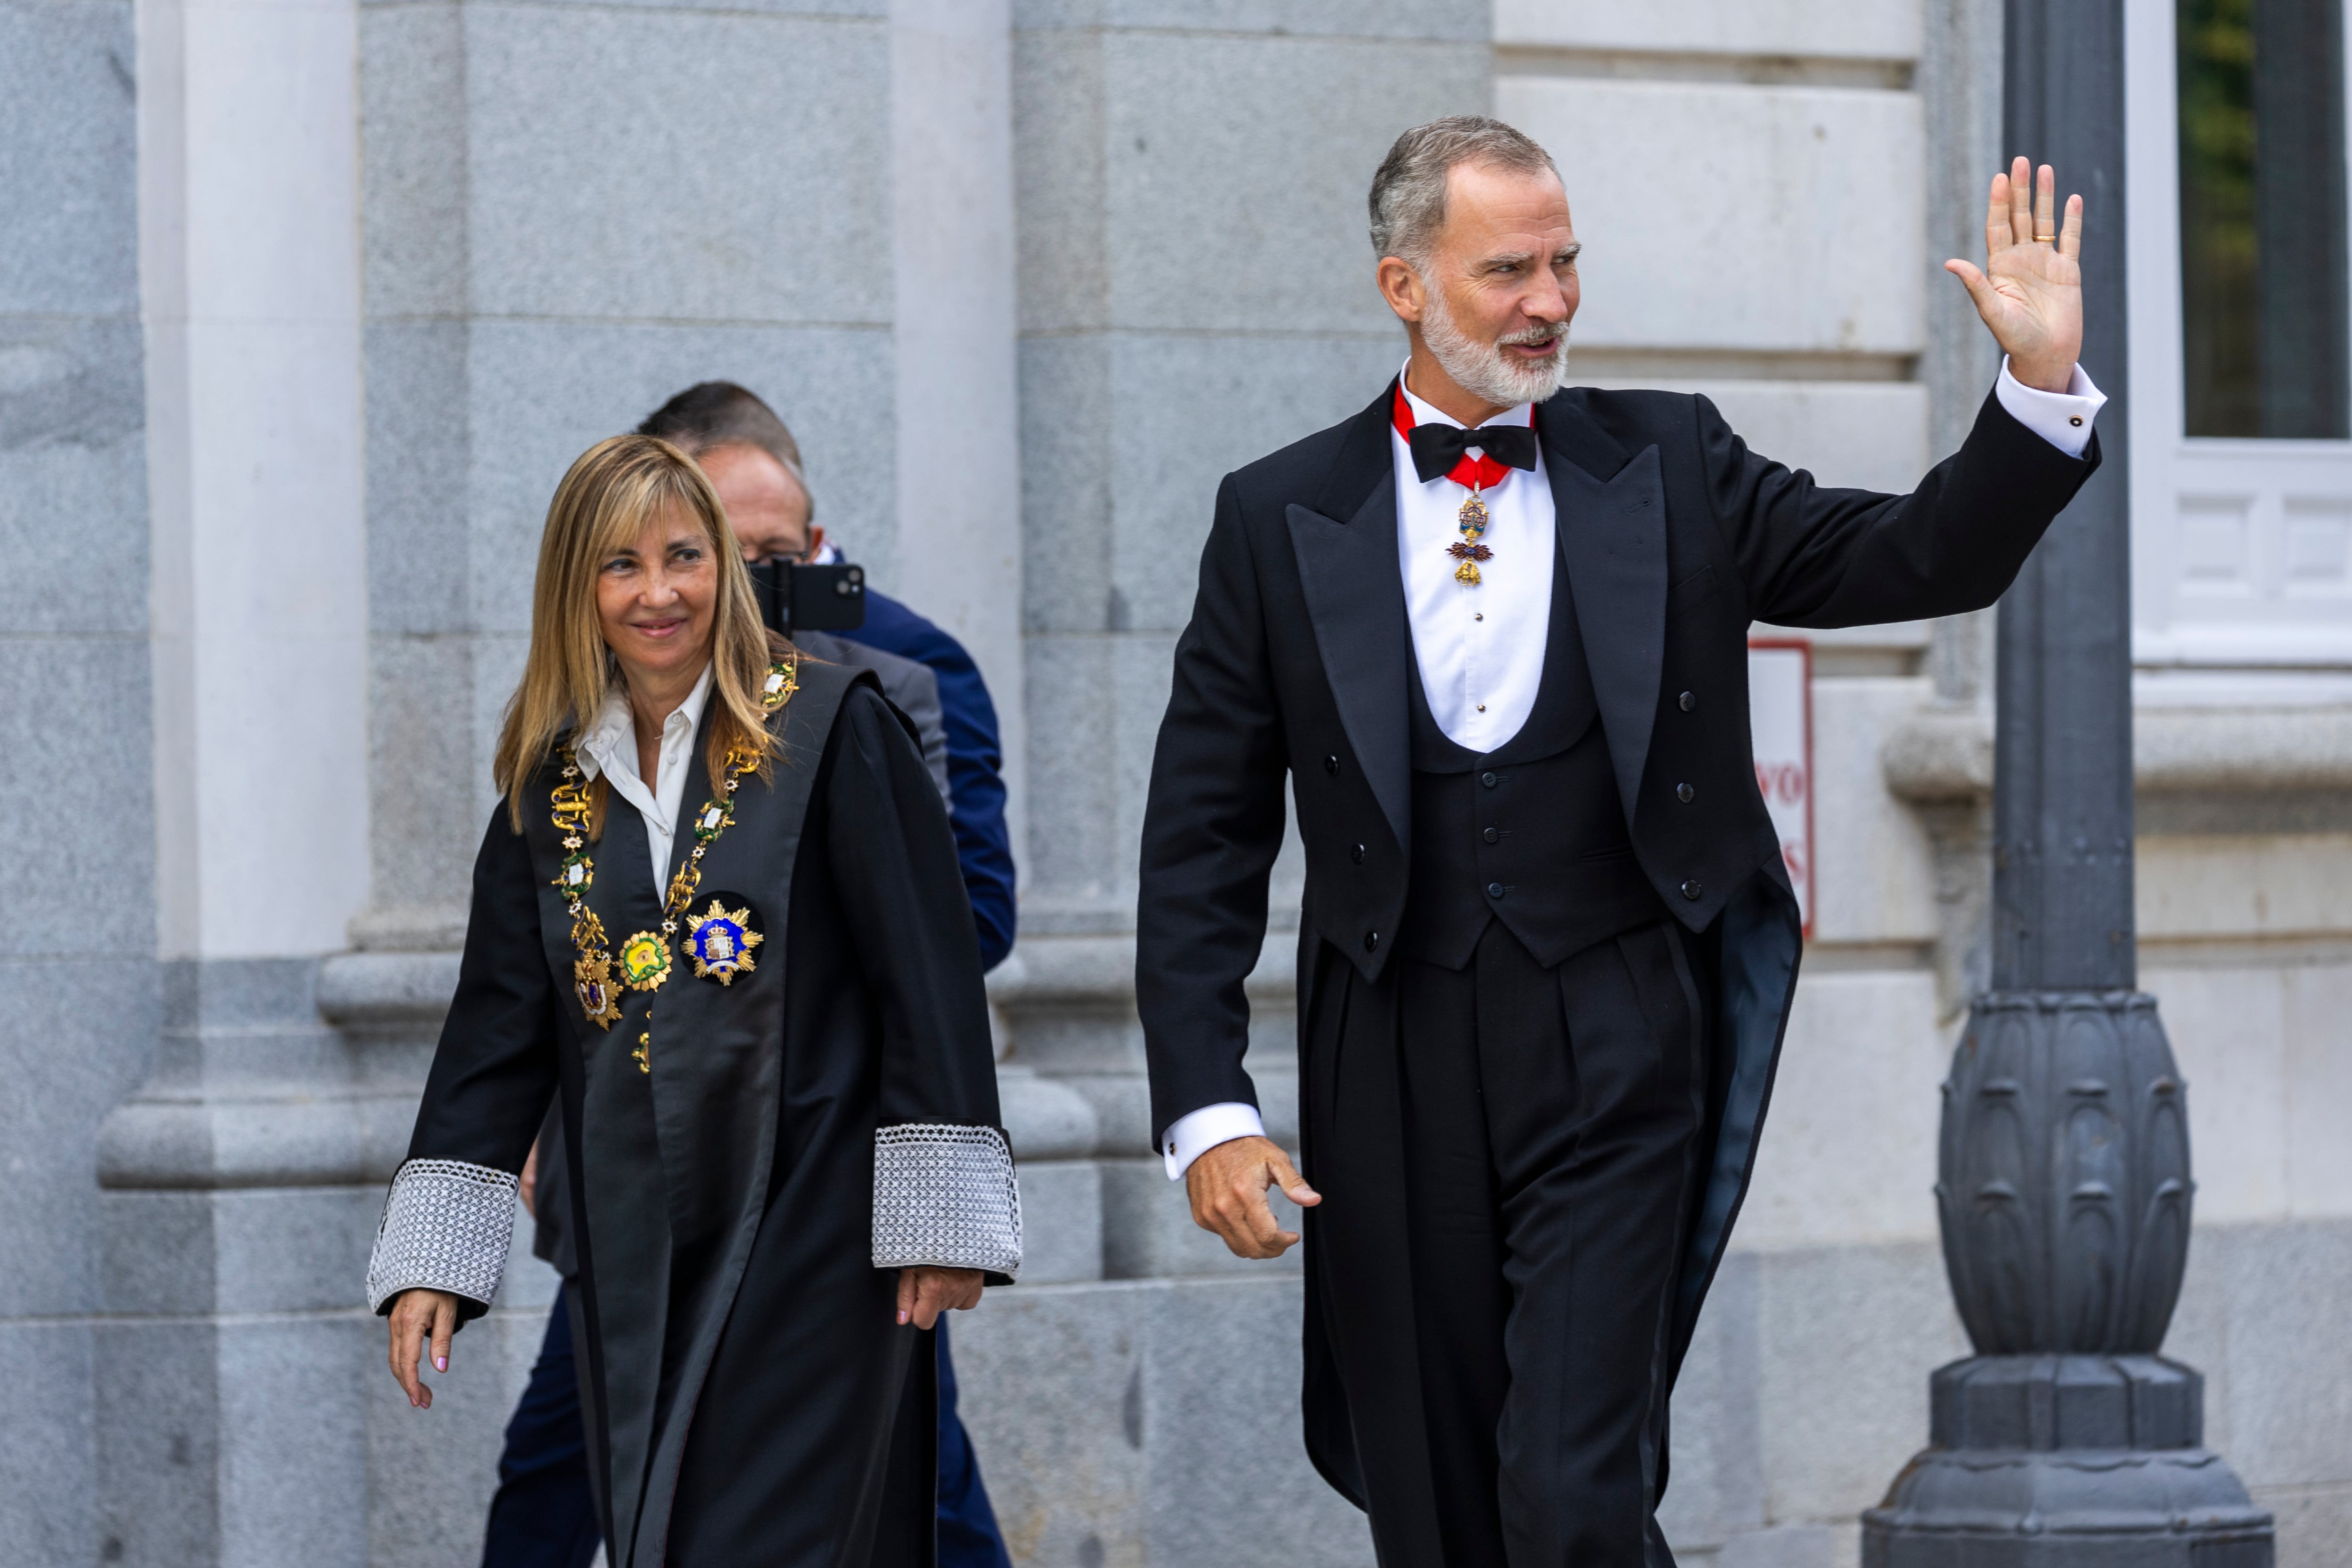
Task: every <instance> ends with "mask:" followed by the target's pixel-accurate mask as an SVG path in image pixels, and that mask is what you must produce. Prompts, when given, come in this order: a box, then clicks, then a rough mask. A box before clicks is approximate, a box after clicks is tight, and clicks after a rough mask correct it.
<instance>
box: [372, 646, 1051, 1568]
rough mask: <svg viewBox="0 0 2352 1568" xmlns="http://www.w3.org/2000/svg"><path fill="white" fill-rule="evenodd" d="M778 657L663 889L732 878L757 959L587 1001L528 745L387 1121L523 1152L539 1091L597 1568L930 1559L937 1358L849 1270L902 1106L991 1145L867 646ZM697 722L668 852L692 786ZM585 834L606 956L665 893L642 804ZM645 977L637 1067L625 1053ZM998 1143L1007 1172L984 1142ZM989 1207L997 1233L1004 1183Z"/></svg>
mask: <svg viewBox="0 0 2352 1568" xmlns="http://www.w3.org/2000/svg"><path fill="white" fill-rule="evenodd" d="M799 679H800V681H801V689H800V691H799V693H798V694H797V695H796V696H795V697H793V700H791V701H790V702H789V703H788V704H786V706H785V707H784V708H783V709H782V710H781V712H779V713H778V714H776V715H774V716H772V719H771V723H772V725H773V726H775V727H777V729H778V731H779V733H780V735H781V738H782V742H783V745H782V754H781V755H780V756H779V758H778V759H777V762H776V763H775V766H774V769H773V772H774V778H773V782H772V783H763V782H761V780H759V779H758V778H756V777H748V776H747V777H746V778H745V780H744V781H743V784H742V785H741V786H740V789H739V791H738V793H737V795H736V797H735V817H736V820H735V823H734V825H733V826H729V827H728V828H726V830H725V831H724V832H723V833H722V834H721V835H720V837H719V839H718V840H717V842H716V843H715V844H713V845H712V846H711V847H710V850H709V854H708V856H707V858H705V860H704V862H703V873H702V880H701V885H700V889H699V891H698V894H697V896H696V898H695V900H694V901H693V903H692V905H691V906H690V908H691V909H692V910H697V911H699V910H704V909H706V908H707V907H708V906H709V903H710V901H711V900H712V898H713V897H714V896H719V897H721V898H722V899H723V901H724V902H725V903H727V904H728V905H730V906H731V907H735V908H740V907H741V906H742V905H743V904H744V903H745V902H748V903H749V904H750V905H751V907H752V909H753V910H754V912H755V916H756V918H757V922H758V924H759V925H760V926H761V927H762V928H764V931H765V942H764V943H763V944H762V945H761V947H759V948H758V949H756V950H755V963H756V965H757V967H756V968H755V969H754V970H752V971H751V973H744V974H740V975H739V976H738V977H737V978H735V979H734V980H733V982H732V983H731V984H729V985H726V986H723V987H722V986H720V985H719V984H715V983H713V982H712V981H709V980H707V979H698V978H696V977H695V975H694V972H693V967H692V965H691V964H690V963H680V964H679V965H678V966H677V968H676V969H674V970H673V972H672V973H671V975H670V978H669V979H668V981H667V984H664V985H663V986H662V987H661V989H660V990H658V991H656V992H655V993H653V994H651V995H650V996H648V995H647V994H643V993H635V992H631V993H628V994H627V995H626V1005H625V1012H624V1016H623V1017H622V1019H621V1020H620V1021H619V1022H618V1023H616V1024H615V1025H614V1026H613V1027H612V1028H611V1029H610V1030H604V1029H599V1028H597V1027H596V1026H594V1025H593V1023H591V1022H589V1021H588V1020H587V1018H586V1017H585V1016H584V1014H583V1008H582V1005H581V1004H580V1002H579V1001H578V1000H577V998H576V997H575V996H574V994H573V992H572V959H573V949H572V937H571V921H570V919H569V917H568V915H567V914H566V912H565V902H564V898H563V895H562V893H560V892H559V891H558V890H557V889H556V888H555V887H554V885H553V884H554V881H555V878H556V874H557V868H558V864H559V862H560V861H561V859H562V855H563V850H562V847H561V845H560V844H559V843H558V842H557V837H556V831H555V828H554V826H553V823H552V820H551V812H550V807H549V802H548V795H549V791H550V789H551V787H552V785H553V784H554V783H555V782H556V780H555V776H554V769H553V766H552V765H551V767H550V768H549V769H547V770H544V771H543V772H542V773H541V776H540V777H538V778H535V779H533V780H532V781H531V783H530V785H529V786H528V788H527V790H526V793H525V796H524V803H523V804H524V821H525V830H524V832H523V833H522V834H521V835H520V836H518V835H516V834H515V833H514V832H513V831H512V830H511V829H510V828H509V818H508V814H507V808H506V806H505V805H503V804H501V805H500V806H499V811H498V814H497V815H496V816H494V817H493V818H492V820H491V823H490V826H489V831H488V835H487V836H486V837H485V839H484V841H483V845H482V850H481V855H480V858H479V859H478V861H477V863H476V867H475V874H474V902H473V911H472V918H471V921H470V923H469V925H468V927H467V940H466V952H465V959H464V964H463V968H462V971H461V977H460V980H459V983H458V988H457V996H456V999H455V1001H454V1002H453V1004H452V1005H451V1009H450V1014H449V1019H448V1024H447V1026H446V1029H445V1031H444V1033H443V1036H442V1039H441V1044H440V1047H439V1051H438V1054H437V1055H436V1058H435V1059H434V1064H433V1068H432V1072H431V1075H430V1079H429V1080H428V1083H427V1086H426V1089H425V1099H424V1103H423V1105H422V1107H421V1108H420V1109H419V1110H418V1112H417V1120H416V1131H415V1138H414V1141H413V1142H412V1143H411V1146H410V1151H409V1158H410V1161H411V1162H412V1163H414V1162H418V1161H426V1162H452V1163H457V1164H458V1165H460V1166H476V1167H488V1168H489V1169H490V1170H491V1171H493V1172H515V1171H519V1170H520V1168H521V1165H522V1163H523V1159H524V1156H525V1155H526V1154H527V1153H528V1152H529V1151H530V1145H531V1142H532V1140H533V1138H534V1136H535V1135H536V1133H537V1132H538V1130H539V1126H540V1122H541V1119H542V1117H543V1115H544V1114H545V1112H546V1110H547V1106H548V1103H549V1100H550V1099H551V1097H554V1098H556V1099H558V1100H560V1102H561V1105H562V1114H563V1117H564V1120H565V1123H566V1125H567V1127H568V1128H570V1129H572V1130H574V1131H575V1133H576V1135H575V1136H572V1137H570V1138H567V1139H566V1140H564V1144H565V1146H566V1147H567V1149H568V1150H569V1152H570V1166H571V1168H570V1170H569V1172H568V1174H569V1176H570V1178H571V1181H570V1189H571V1194H572V1234H573V1235H574V1237H576V1238H577V1239H578V1247H579V1262H580V1275H579V1284H578V1289H579V1290H580V1293H581V1306H582V1309H583V1319H584V1321H585V1323H586V1327H587V1339H586V1345H585V1353H586V1357H587V1362H588V1369H589V1373H590V1376H589V1379H588V1389H589V1393H590V1395H591V1398H590V1400H589V1405H590V1408H589V1410H588V1411H587V1415H588V1422H589V1426H590V1448H591V1453H592V1457H593V1458H592V1462H593V1463H594V1464H596V1465H597V1467H598V1468H599V1470H600V1471H601V1472H602V1479H603V1483H604V1484H603V1485H602V1487H601V1498H600V1500H601V1502H602V1503H603V1506H604V1508H605V1510H606V1514H607V1517H606V1521H605V1538H606V1542H607V1551H608V1555H609V1560H610V1561H611V1562H612V1563H613V1564H614V1568H656V1564H660V1563H673V1564H685V1565H689V1568H702V1565H705V1564H714V1565H730V1568H731V1565H736V1564H746V1563H761V1564H773V1565H780V1568H781V1565H792V1568H864V1565H866V1564H874V1565H877V1568H880V1565H885V1564H887V1565H888V1568H918V1565H923V1564H928V1563H930V1562H931V1561H932V1548H931V1539H932V1524H931V1521H932V1515H933V1508H934V1486H935V1482H934V1480H933V1474H934V1470H933V1456H932V1443H933V1440H934V1437H933V1433H934V1421H935V1417H934V1415H933V1408H934V1407H933V1390H932V1377H933V1367H934V1365H935V1358H934V1357H933V1356H932V1355H931V1354H930V1353H929V1336H928V1335H927V1334H920V1333H919V1332H918V1331H916V1330H914V1329H912V1328H911V1327H908V1328H900V1327H898V1325H897V1321H896V1300H895V1292H896V1289H897V1283H898V1271H897V1269H896V1268H881V1267H877V1263H876V1248H877V1237H876V1229H877V1222H876V1219H875V1215H876V1212H877V1203H876V1196H875V1194H876V1192H877V1130H881V1129H891V1130H894V1131H901V1132H903V1131H905V1130H907V1129H914V1130H916V1131H917V1141H918V1142H922V1141H923V1140H924V1139H925V1138H929V1140H930V1141H931V1148H930V1151H929V1152H932V1153H935V1154H937V1153H940V1152H942V1151H944V1152H945V1155H946V1157H947V1158H948V1159H949V1160H950V1163H952V1160H953V1158H954V1156H955V1153H956V1150H957V1148H958V1147H959V1146H964V1147H969V1146H974V1145H978V1146H985V1147H988V1148H999V1147H1002V1146H1003V1133H1002V1131H1001V1130H1000V1129H999V1128H998V1127H997V1123H998V1121H999V1120H1000V1118H999V1112H998V1107H997V1096H996V1080H995V1069H994V1060H993V1055H992V1049H991V1046H990V1041H989V1027H988V1015H987V1005H986V1002H985V999H984V996H983V994H982V986H981V969H980V954H979V947H978V942H977V938H976V936H975V933H974V930H973V926H972V922H971V913H970V909H969V906H968V904H967V901H966V900H965V898H964V895H963V886H962V881H961V876H960V874H959V872H958V869H957V865H956V853H955V844H954V841H953V838H952V836H951V834H950V829H949V825H948V820H947V816H946V813H945V809H944V807H943V806H942V805H940V796H939V791H938V789H937V787H936V785H935V784H933V783H932V781H931V778H930V775H929V773H928V772H927V771H926V769H925V767H924V764H923V759H922V756H921V754H920V752H919V750H918V749H917V745H916V742H914V741H913V740H912V739H911V738H910V736H909V735H908V731H907V728H906V727H905V725H904V723H903V721H902V720H901V719H900V718H899V716H898V714H897V713H896V712H895V711H894V710H892V709H890V708H889V707H888V706H887V703H886V702H885V701H884V700H883V699H882V698H881V696H880V695H879V693H878V690H877V689H876V688H875V686H874V680H873V677H872V676H871V675H870V674H864V673H860V672H857V671H853V670H847V669H844V668H839V667H835V666H825V665H818V664H815V663H814V662H812V661H808V660H803V662H802V665H801V668H800V672H799ZM706 724H707V720H706ZM704 739H707V734H706V736H705V737H702V738H698V742H697V745H696V749H695V761H694V764H693V773H692V776H691V777H690V778H689V780H688V786H687V790H686V794H685V797H684V801H683V805H682V815H681V820H680V826H679V828H678V832H677V839H676V842H677V846H678V850H677V855H678V856H679V857H680V858H682V857H683V856H684V855H685V854H686V853H687V852H688V849H690V847H691V846H692V845H693V843H694V842H695V840H694V838H693V837H692V834H691V832H690V830H689V826H688V824H689V823H690V822H691V820H692V816H693V814H694V813H695V812H696V810H697V809H698V807H699V806H700V805H701V804H702V803H703V802H704V801H706V800H707V799H709V797H710V796H711V795H712V793H713V792H712V790H711V786H710V781H709V776H708V772H707V764H706V763H705V760H704V755H703V750H702V741H703V740H704ZM593 857H594V880H593V887H592V888H591V889H590V892H589V896H588V900H587V901H588V903H589V906H590V907H591V908H592V909H593V910H596V911H597V913H598V915H599V916H600V918H601V919H602V921H603V922H604V930H605V933H606V938H607V942H608V944H609V945H610V946H611V948H612V949H613V950H614V952H615V953H617V952H618V951H619V949H620V946H621V944H622V942H625V940H626V939H627V937H628V936H629V934H630V933H632V932H635V931H649V930H658V928H659V925H660V921H661V910H660V907H659V903H658V901H657V900H656V897H655V893H654V889H653V886H652V881H651V878H650V877H649V876H648V874H647V849H646V835H645V827H644V824H643V821H642V819H641V818H640V817H639V816H638V814H637V813H636V811H635V810H634V809H632V808H631V807H629V806H628V805H625V803H622V802H620V801H619V800H618V799H617V797H615V798H614V800H613V802H612V804H611V805H610V806H609V808H608V810H607V812H606V815H605V822H604V837H603V838H602V840H601V841H600V842H598V843H597V844H596V845H595V846H594V847H593ZM678 863H680V861H677V860H674V862H673V868H675V866H676V865H677V864H678ZM648 1003H650V1006H651V1013H652V1025H651V1035H652V1041H651V1047H650V1051H649V1058H650V1068H651V1070H650V1072H646V1071H641V1070H640V1069H639V1068H638V1067H637V1065H636V1064H635V1062H634V1061H633V1060H632V1059H631V1052H632V1050H633V1049H634V1048H635V1045H636V1042H637V1038H638V1036H639V1034H640V1033H641V1032H643V1031H645V1030H646V1014H647V1011H648ZM991 1140H992V1141H993V1142H991ZM935 1163H936V1162H935ZM435 1168H438V1167H429V1166H415V1165H413V1164H412V1165H410V1166H404V1170H403V1175H404V1176H405V1175H406V1174H407V1173H408V1172H409V1171H410V1170H411V1169H416V1170H426V1169H435ZM1004 1172H1005V1182H1004V1185H1005V1186H1006V1187H1008V1188H1009V1179H1010V1164H1009V1151H1007V1158H1006V1161H1005V1164H1004ZM950 1206H951V1205H950ZM983 1206H984V1205H983ZM392 1207H393V1208H394V1209H396V1208H398V1207H399V1191H398V1183H397V1182H396V1183H395V1193H394V1202H393V1205H392ZM999 1217H1000V1218H1002V1217H1003V1216H1002V1215H1000V1216H999ZM394 1223H395V1222H394V1219H393V1218H392V1217H390V1211H389V1210H388V1217H387V1221H386V1225H387V1228H389V1227H391V1226H393V1225H394ZM942 1223H944V1224H946V1225H947V1226H948V1228H949V1229H950V1231H951V1230H952V1228H953V1221H952V1218H951V1217H950V1218H949V1219H948V1220H945V1221H943V1222H942ZM1011 1224H1012V1226H1013V1233H1014V1235H1015V1237H1016V1238H1017V1230H1018V1210H1017V1200H1016V1201H1015V1204H1014V1207H1013V1213H1012V1216H1011ZM384 1245H385V1244H384V1242H383V1241H382V1240H380V1241H379V1244H378V1247H379V1252H380V1253H381V1252H382V1251H383V1247H384ZM983 1250H984V1249H983ZM1016 1250H1017V1240H1016ZM954 1253H955V1248H954V1247H952V1246H950V1247H949V1248H948V1249H947V1254H946V1255H940V1256H929V1257H925V1258H921V1259H920V1260H921V1261H929V1262H940V1263H947V1264H954V1263H958V1262H960V1261H962V1259H961V1258H958V1257H956V1256H954ZM978 1257H979V1255H978V1254H975V1255H974V1258H975V1260H977V1258H978ZM996 1267H997V1268H998V1269H999V1270H1000V1271H999V1272H996V1273H994V1274H993V1275H992V1281H991V1282H992V1283H1003V1282H1006V1281H1005V1277H1004V1274H1003V1272H1002V1269H1003V1267H1004V1265H1003V1263H1002V1262H1001V1261H998V1262H997V1265H996ZM486 1305H487V1303H486V1302H482V1301H469V1302H467V1306H466V1311H467V1315H468V1316H471V1315H473V1314H475V1313H478V1312H479V1311H480V1310H484V1309H485V1308H486Z"/></svg>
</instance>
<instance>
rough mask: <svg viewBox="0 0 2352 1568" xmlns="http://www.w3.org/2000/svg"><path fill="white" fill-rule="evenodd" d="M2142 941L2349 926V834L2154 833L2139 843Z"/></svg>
mask: <svg viewBox="0 0 2352 1568" xmlns="http://www.w3.org/2000/svg"><path fill="white" fill-rule="evenodd" d="M2135 888H2136V893H2137V896H2136V899H2135V900H2134V901H2135V903H2136V905H2137V910H2136V912H2137V921H2138V925H2139V931H2140V937H2141V940H2142V941H2165V940H2184V941H2185V940H2193V939H2201V938H2211V937H2272V938H2293V937H2316V936H2342V935H2343V934H2345V933H2346V932H2347V931H2352V833H2278V834H2263V835H2258V836H2249V835H2241V834H2151V835H2149V836H2147V837H2144V838H2142V839H2140V841H2139V864H2138V876H2137V882H2136V883H2135Z"/></svg>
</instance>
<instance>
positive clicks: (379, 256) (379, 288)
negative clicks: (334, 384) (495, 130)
mask: <svg viewBox="0 0 2352 1568" xmlns="http://www.w3.org/2000/svg"><path fill="white" fill-rule="evenodd" d="M465 16H466V13H465V12H464V10H463V9H461V8H460V7H458V6H456V5H362V7H361V10H360V152H361V156H362V160H363V162H362V165H361V191H360V200H361V214H360V216H361V224H362V232H361V265H362V268H363V269H364V270H363V276H364V278H365V279H366V284H367V289H366V300H367V311H368V314H369V316H370V317H371V318H373V319H375V320H378V321H381V320H383V319H385V318H422V317H445V318H446V317H455V316H458V315H461V314H463V313H464V312H465V310H466V282H467V210H466V184H467V181H466V174H467V121H466V26H465ZM451 324H453V325H454V323H451ZM375 398H376V375H375V370H374V367H373V365H371V366H370V368H369V374H368V402H369V404H370V407H369V409H368V416H369V423H370V426H371V427H373V425H374V423H375V418H376V410H375V408H374V406H373V405H374V402H375ZM371 433H373V430H372V431H371ZM370 447H371V450H370V452H369V457H370V458H371V459H373V458H374V456H375V454H374V452H373V440H371V442H370ZM371 502H373V498H371ZM369 516H370V521H371V522H373V518H374V507H373V504H371V505H370V508H369Z"/></svg>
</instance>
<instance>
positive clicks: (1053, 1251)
mask: <svg viewBox="0 0 2352 1568" xmlns="http://www.w3.org/2000/svg"><path fill="white" fill-rule="evenodd" d="M1102 1277H1103V1198H1102V1175H1101V1173H1100V1171H1098V1170H1097V1167H1096V1165H1095V1163H1094V1162H1093V1161H1091V1160H1024V1161H1022V1162H1021V1281H1022V1283H1023V1284H1024V1285H1059V1284H1064V1283H1066V1282H1068V1281H1071V1280H1078V1279H1101V1278H1102Z"/></svg>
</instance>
